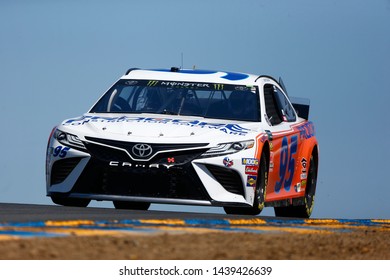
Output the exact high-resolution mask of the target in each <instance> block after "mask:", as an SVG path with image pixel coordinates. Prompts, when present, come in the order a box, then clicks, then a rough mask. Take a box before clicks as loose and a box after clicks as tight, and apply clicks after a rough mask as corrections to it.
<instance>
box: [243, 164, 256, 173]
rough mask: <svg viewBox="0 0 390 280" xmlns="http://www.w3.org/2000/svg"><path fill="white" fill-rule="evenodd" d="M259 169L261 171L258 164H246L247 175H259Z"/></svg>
mask: <svg viewBox="0 0 390 280" xmlns="http://www.w3.org/2000/svg"><path fill="white" fill-rule="evenodd" d="M258 171H259V167H258V166H256V165H253V166H250V165H249V166H245V174H246V175H257V173H258Z"/></svg>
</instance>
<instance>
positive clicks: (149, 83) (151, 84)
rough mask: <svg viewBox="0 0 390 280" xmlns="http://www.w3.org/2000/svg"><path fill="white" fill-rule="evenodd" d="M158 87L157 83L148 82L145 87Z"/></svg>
mask: <svg viewBox="0 0 390 280" xmlns="http://www.w3.org/2000/svg"><path fill="white" fill-rule="evenodd" d="M157 85H158V81H149V82H148V83H147V84H146V86H148V87H154V86H157Z"/></svg>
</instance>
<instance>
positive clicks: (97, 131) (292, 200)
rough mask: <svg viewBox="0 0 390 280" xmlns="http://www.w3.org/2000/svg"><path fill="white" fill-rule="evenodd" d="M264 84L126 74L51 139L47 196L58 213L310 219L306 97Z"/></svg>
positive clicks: (310, 138) (173, 73)
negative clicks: (266, 212) (266, 211)
mask: <svg viewBox="0 0 390 280" xmlns="http://www.w3.org/2000/svg"><path fill="white" fill-rule="evenodd" d="M298 101H299V102H291V101H290V98H289V96H288V95H287V93H286V90H285V87H284V85H283V82H282V81H281V80H279V82H278V81H276V80H275V79H273V78H272V77H269V76H258V75H250V74H243V73H230V72H219V71H205V70H184V69H179V68H174V67H173V68H171V69H156V70H141V69H135V68H133V69H129V70H128V71H127V72H126V74H125V75H124V76H122V77H121V78H120V79H119V80H118V81H117V82H116V83H115V84H114V85H113V86H112V87H111V88H110V89H109V90H108V91H107V92H106V93H105V94H104V95H103V96H102V97H101V98H100V99H99V100H98V101H97V103H96V104H94V105H93V106H92V108H91V109H90V110H89V112H88V113H86V114H84V115H82V116H80V117H76V118H71V119H67V120H65V121H63V122H62V123H61V124H60V125H58V126H57V127H55V128H54V129H53V131H52V133H51V135H50V138H49V142H48V146H47V155H46V181H47V195H48V196H50V197H51V199H52V201H53V202H54V203H56V204H59V205H64V206H80V207H86V206H87V205H88V204H89V202H90V201H91V200H97V201H103V200H108V201H113V204H114V206H115V208H119V209H143V210H146V209H148V208H149V206H150V204H151V203H171V204H187V205H205V206H222V207H223V208H224V210H225V212H226V213H228V214H247V215H257V214H259V213H260V212H261V210H262V209H263V207H267V206H271V207H274V209H275V215H276V216H290V217H310V215H311V213H312V210H313V205H314V195H315V191H316V181H317V169H318V157H319V149H318V143H317V140H316V137H315V130H314V125H313V123H312V122H310V121H308V115H309V103H308V102H307V101H308V100H306V99H298Z"/></svg>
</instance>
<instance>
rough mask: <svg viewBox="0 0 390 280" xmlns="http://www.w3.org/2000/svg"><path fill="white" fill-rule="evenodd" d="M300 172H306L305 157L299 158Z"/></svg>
mask: <svg viewBox="0 0 390 280" xmlns="http://www.w3.org/2000/svg"><path fill="white" fill-rule="evenodd" d="M301 166H302V173H306V167H307V160H306V159H305V158H302V159H301Z"/></svg>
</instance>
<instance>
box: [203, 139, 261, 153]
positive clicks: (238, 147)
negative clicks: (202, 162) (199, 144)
mask: <svg viewBox="0 0 390 280" xmlns="http://www.w3.org/2000/svg"><path fill="white" fill-rule="evenodd" d="M254 145H255V141H254V140H247V141H240V142H230V143H220V144H218V145H217V146H216V147H213V148H210V149H209V150H208V151H206V152H205V153H203V154H202V157H217V156H223V155H228V154H234V153H237V152H240V151H243V150H246V149H250V148H253V147H254Z"/></svg>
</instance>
